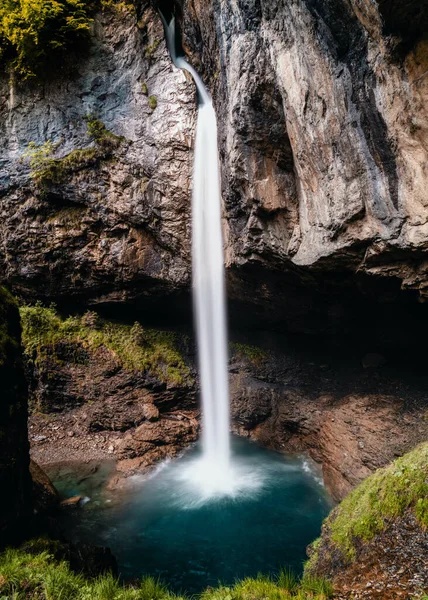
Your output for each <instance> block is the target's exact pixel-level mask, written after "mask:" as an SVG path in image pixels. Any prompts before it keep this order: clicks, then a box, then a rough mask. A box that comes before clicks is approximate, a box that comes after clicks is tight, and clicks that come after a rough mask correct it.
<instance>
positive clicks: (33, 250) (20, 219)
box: [0, 4, 195, 302]
mask: <svg viewBox="0 0 428 600" xmlns="http://www.w3.org/2000/svg"><path fill="white" fill-rule="evenodd" d="M194 114H195V92H194V88H193V86H192V84H191V83H189V82H188V81H187V80H186V77H185V76H184V74H183V73H182V72H181V71H180V70H178V69H175V68H174V67H173V66H172V65H171V61H170V58H169V56H168V54H167V51H166V47H165V43H164V41H163V28H162V25H161V23H160V20H159V18H158V17H157V16H155V13H154V12H153V10H152V9H150V8H149V7H148V5H147V4H146V5H144V6H143V7H141V14H140V19H139V20H138V24H137V16H136V15H134V14H129V13H127V12H126V11H125V12H123V11H121V10H120V9H118V10H116V9H114V7H113V8H112V10H111V11H109V10H107V11H105V12H103V13H102V14H99V15H98V16H97V17H96V20H95V23H94V26H93V35H92V40H91V46H90V51H89V56H86V55H84V56H82V57H81V63H80V64H79V65H77V67H76V73H75V75H74V76H73V77H71V78H70V79H66V80H64V79H58V80H55V81H51V82H41V83H38V84H34V85H33V86H31V85H30V84H25V83H22V82H21V83H19V82H12V83H11V82H8V81H7V79H5V78H3V79H2V80H1V82H0V138H1V140H2V142H1V145H2V148H3V150H2V159H1V164H0V196H1V198H2V205H1V220H2V226H1V233H0V236H1V247H2V251H1V258H0V264H1V269H2V274H3V277H5V278H6V279H8V280H9V281H10V282H12V283H13V284H14V285H15V289H16V290H18V291H19V293H20V294H22V295H24V296H25V297H27V298H42V297H44V298H56V299H61V298H62V299H63V298H64V297H66V298H67V299H68V300H70V299H71V298H73V299H75V300H79V299H89V300H91V301H92V302H98V301H103V302H108V301H116V302H117V301H121V302H123V301H126V300H128V301H129V300H130V299H135V298H136V297H140V298H141V297H144V296H145V295H147V294H152V296H154V297H156V296H157V295H160V294H162V295H163V296H165V295H166V294H168V293H169V292H170V291H171V290H173V289H176V288H180V287H182V286H187V285H188V282H189V248H190V243H189V218H188V217H189V186H190V173H191V161H192V143H193V127H194ZM88 119H89V120H91V119H96V120H97V121H98V122H99V123H102V124H104V125H105V127H106V129H107V130H108V131H109V132H111V133H112V134H114V135H115V136H119V138H120V143H118V144H116V145H115V148H114V149H113V151H112V152H108V153H104V154H103V153H100V154H101V156H98V157H95V158H93V157H91V156H90V155H88V150H90V149H94V148H96V143H95V142H94V139H93V137H91V135H90V134H89V132H88ZM32 142H33V143H34V144H36V145H38V146H42V147H43V144H45V143H46V142H51V143H52V144H53V146H54V152H53V154H52V156H53V157H55V158H59V159H61V158H64V157H65V159H67V157H68V159H69V160H71V162H72V164H71V165H68V164H67V163H66V162H64V161H63V162H62V163H61V164H60V165H59V170H60V171H61V172H60V173H59V174H57V175H56V177H54V178H53V179H54V180H53V181H52V180H50V179H49V177H47V176H46V174H45V175H44V176H42V177H41V178H39V179H41V181H36V180H34V174H35V173H37V171H38V170H39V171H40V170H43V164H42V165H40V164H38V165H36V166H33V167H31V166H30V164H29V162H30V157H28V156H27V157H26V154H27V153H28V151H29V145H30V144H31V143H32ZM80 149H82V150H83V155H81V156H78V155H76V154H73V153H75V152H76V150H80ZM70 157H71V159H70ZM32 177H33V178H32ZM36 179H37V178H36Z"/></svg>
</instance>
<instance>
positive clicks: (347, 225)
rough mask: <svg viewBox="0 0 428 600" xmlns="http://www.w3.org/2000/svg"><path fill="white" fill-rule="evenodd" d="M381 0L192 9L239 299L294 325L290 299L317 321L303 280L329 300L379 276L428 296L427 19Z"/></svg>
mask: <svg viewBox="0 0 428 600" xmlns="http://www.w3.org/2000/svg"><path fill="white" fill-rule="evenodd" d="M380 4H381V6H380V7H379V6H378V5H377V3H376V2H366V1H363V2H344V1H343V0H331V1H329V2H326V1H318V0H293V1H292V2H275V3H272V2H270V1H269V0H266V1H264V0H260V1H255V2H238V3H236V2H230V1H229V0H220V1H219V2H216V3H215V4H214V5H213V6H212V5H211V4H210V3H207V2H204V1H201V0H188V1H187V2H185V6H184V9H183V21H184V32H185V35H184V40H185V46H186V48H188V49H190V51H191V52H193V57H194V61H195V62H199V65H200V69H201V70H203V71H204V73H205V78H206V79H207V80H209V81H210V83H211V87H212V89H213V90H214V92H215V101H216V106H217V112H218V115H219V126H220V152H221V160H222V177H223V196H224V202H225V210H224V218H225V231H226V240H227V258H228V263H229V265H230V267H234V268H233V269H232V274H233V279H232V284H233V285H231V286H230V289H231V295H232V297H233V298H235V299H240V300H242V301H246V302H247V303H251V302H253V303H254V304H257V303H258V301H259V298H263V303H264V304H265V305H267V304H268V305H270V308H269V309H268V311H267V312H269V310H270V311H276V313H278V314H281V316H282V318H283V319H285V320H287V319H288V322H287V325H288V326H291V327H293V325H294V326H295V327H296V324H295V323H293V318H294V315H296V314H297V315H299V316H300V311H299V308H298V306H297V305H298V303H297V302H296V303H293V301H292V299H291V300H290V296H291V297H292V298H294V297H299V299H300V302H302V298H303V303H304V304H306V314H307V316H308V317H309V318H310V316H311V313H313V312H316V307H315V306H314V305H315V302H314V301H313V302H312V303H311V302H310V299H309V298H308V296H306V297H305V296H304V294H302V293H301V291H300V292H299V290H296V289H295V288H296V285H295V283H296V280H297V281H299V282H300V284H302V283H303V287H305V286H306V287H309V288H311V287H312V293H313V294H316V295H317V296H318V297H319V303H320V304H322V303H324V302H325V299H324V298H323V297H322V292H323V287H324V291H325V288H326V286H327V283H330V284H332V285H333V288H334V280H335V275H334V274H336V281H335V283H336V285H337V284H338V283H339V282H338V280H337V275H338V274H339V277H341V278H342V279H343V280H344V283H345V282H346V277H347V274H348V275H349V274H355V273H358V274H359V276H360V280H359V282H357V281H356V280H354V282H353V283H354V293H356V292H357V291H358V289H359V288H360V289H364V287H366V288H370V286H371V285H373V282H374V280H375V277H373V276H376V277H382V278H396V279H397V280H398V281H399V282H400V284H401V286H402V288H406V289H415V290H418V292H419V293H420V294H421V296H422V297H425V286H426V260H425V252H426V249H427V240H428V237H427V232H428V230H427V216H428V213H427V196H426V189H427V178H428V173H427V170H426V163H427V150H428V130H427V122H428V119H427V113H426V110H427V109H426V106H427V102H426V99H427V96H428V79H427V77H426V69H427V65H428V62H427V61H428V52H427V48H428V46H427V42H426V41H424V40H423V39H422V38H423V35H422V32H421V29H420V27H421V23H422V22H423V21H421V16H420V15H421V11H422V13H423V12H424V10H423V9H422V8H421V7H417V6H416V5H415V3H412V2H408V3H404V4H402V3H400V5H399V6H398V3H394V4H393V6H391V3H384V2H382V3H380ZM424 6H425V3H424ZM425 8H426V7H425ZM400 11H401V12H400ZM425 12H426V10H425ZM399 15H400V16H399ZM403 15H406V16H405V17H404V16H403ZM383 20H384V21H383ZM412 27H413V29H412ZM409 31H412V34H411V35H410V38H409ZM391 32H393V33H394V36H395V37H393V36H392V35H391ZM400 36H401V37H400ZM403 40H405V41H406V52H405V53H404V55H403V53H402V52H401V54H400V55H399V57H398V56H397V53H398V49H401V50H400V51H402V50H403V44H402V42H403ZM409 40H410V41H411V43H409ZM257 266H259V267H260V268H259V269H258V270H257V271H256V272H257V276H256V277H254V280H252V278H251V277H249V275H248V272H249V270H250V269H251V268H252V269H253V270H254V269H256V267H257ZM272 272H277V273H278V272H280V273H281V276H282V281H283V282H284V284H283V285H282V287H281V285H280V284H279V283H278V282H279V281H280V280H281V278H280V276H279V275H278V276H277V277H276V278H275V279H274V280H272V275H270V274H269V273H272ZM321 274H322V281H323V283H320V279H319V276H320V275H321ZM364 275H369V276H370V277H366V278H363V276H364ZM311 276H312V280H311ZM293 282H294V285H293ZM260 284H261V285H260ZM287 284H288V285H287ZM355 284H356V285H355ZM345 285H346V283H345ZM248 288H251V290H252V294H251V297H250V298H248V296H247V297H245V293H247V291H248ZM333 288H330V291H329V293H328V296H329V298H328V299H327V302H326V303H327V304H328V303H330V304H331V302H332V301H334V290H333ZM243 290H246V291H245V292H244V294H243ZM287 291H288V293H287ZM326 313H328V308H326V309H325V312H324V314H326ZM262 314H263V313H262V311H260V315H262ZM327 319H328V317H327ZM298 326H299V327H300V328H304V320H303V316H302V320H301V322H299V324H298ZM307 327H308V324H307ZM318 327H320V324H318Z"/></svg>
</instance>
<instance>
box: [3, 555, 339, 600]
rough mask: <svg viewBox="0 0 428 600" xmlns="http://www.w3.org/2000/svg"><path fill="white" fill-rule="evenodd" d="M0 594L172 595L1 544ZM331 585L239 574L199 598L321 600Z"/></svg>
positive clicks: (138, 599)
mask: <svg viewBox="0 0 428 600" xmlns="http://www.w3.org/2000/svg"><path fill="white" fill-rule="evenodd" d="M0 597H6V598H14V599H15V600H23V599H24V598H38V599H40V600H42V599H43V600H178V599H179V598H183V599H184V597H183V596H182V597H180V596H176V595H175V594H173V593H171V592H170V591H169V590H168V589H167V588H166V587H165V586H164V585H162V584H161V583H160V582H159V581H157V580H155V579H153V578H152V577H144V578H143V579H142V580H141V581H140V582H139V584H135V585H133V586H130V585H129V586H125V585H122V584H121V583H119V581H118V580H117V579H116V578H115V577H113V575H111V574H107V575H102V576H99V577H97V578H95V579H87V578H85V577H84V576H83V575H80V574H76V573H73V572H72V571H71V570H70V567H69V565H68V563H67V562H65V561H58V560H56V559H55V558H54V557H53V556H52V555H51V554H49V552H47V551H42V552H37V553H28V552H24V551H22V550H7V551H6V552H4V553H3V554H2V555H0ZM331 597H332V588H331V585H330V584H329V583H328V582H326V581H324V580H320V579H314V578H305V579H303V580H301V581H297V580H296V579H295V578H293V577H291V576H286V575H282V576H281V575H280V576H279V577H278V578H277V579H276V580H273V579H271V578H269V577H263V576H259V577H257V578H256V579H250V578H248V579H245V580H243V581H240V582H238V583H236V585H234V586H233V587H225V586H219V587H216V588H208V589H207V590H206V591H205V592H203V593H202V595H201V600H327V599H328V598H331Z"/></svg>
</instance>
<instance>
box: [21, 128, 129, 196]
mask: <svg viewBox="0 0 428 600" xmlns="http://www.w3.org/2000/svg"><path fill="white" fill-rule="evenodd" d="M86 124H87V129H88V135H89V136H90V137H91V138H92V140H93V141H94V142H95V146H89V147H87V148H76V149H75V150H72V151H71V152H69V153H68V154H66V155H65V156H63V157H62V158H55V157H54V154H55V152H56V149H57V147H58V145H59V143H58V144H54V143H53V142H51V141H49V140H48V141H47V142H45V143H44V144H41V145H38V144H36V143H35V142H30V143H29V145H28V148H27V151H26V152H25V153H24V155H23V158H27V159H28V160H29V164H30V168H31V174H30V175H31V177H32V179H33V180H34V182H35V183H36V185H38V186H39V187H41V188H44V187H46V186H48V185H52V184H61V183H64V182H65V181H66V180H67V178H68V177H69V176H70V174H71V173H73V172H74V171H80V170H82V169H87V168H89V167H93V166H95V165H97V163H99V162H100V161H102V160H106V159H109V158H110V157H111V156H112V154H113V152H114V151H115V150H116V149H117V148H119V146H120V144H121V143H122V142H123V141H124V140H125V138H123V137H120V136H118V135H115V134H114V133H112V132H111V131H109V130H108V129H107V128H106V126H105V125H104V123H103V122H102V121H100V120H99V119H96V118H95V117H93V116H89V117H87V118H86Z"/></svg>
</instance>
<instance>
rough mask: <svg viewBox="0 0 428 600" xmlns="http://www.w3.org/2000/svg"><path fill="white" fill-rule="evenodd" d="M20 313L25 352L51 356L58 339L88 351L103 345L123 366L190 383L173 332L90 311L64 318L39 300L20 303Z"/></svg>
mask: <svg viewBox="0 0 428 600" xmlns="http://www.w3.org/2000/svg"><path fill="white" fill-rule="evenodd" d="M20 313H21V322H22V341H23V345H24V351H25V354H26V355H27V356H29V357H34V355H35V354H36V360H40V359H43V358H44V357H45V356H47V354H49V356H52V352H51V351H52V349H54V347H55V344H58V343H60V342H68V343H71V344H77V345H80V346H82V347H83V348H85V349H87V350H89V351H90V350H97V349H98V348H100V347H101V346H104V347H106V348H108V349H109V350H110V351H111V352H113V353H114V354H115V356H116V358H117V361H118V363H119V364H120V365H121V366H123V367H124V368H126V369H129V370H133V371H146V372H148V373H150V374H152V375H153V376H155V377H156V378H157V379H159V380H160V381H162V382H165V383H167V384H169V385H171V386H180V385H185V384H190V383H192V378H191V374H190V370H189V368H188V366H187V365H186V363H185V361H184V359H183V357H182V355H181V353H180V351H179V349H178V336H177V335H176V334H174V333H171V332H168V331H157V330H154V329H145V328H143V327H142V326H141V325H140V323H134V325H124V324H121V323H116V322H112V321H107V320H104V319H101V318H99V317H98V315H96V313H92V312H89V313H86V314H85V315H83V316H70V317H68V318H66V319H64V318H62V317H61V316H60V315H59V314H58V313H57V311H56V310H55V308H54V307H49V308H48V307H45V306H42V305H40V304H36V305H35V306H22V307H21V309H20Z"/></svg>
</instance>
